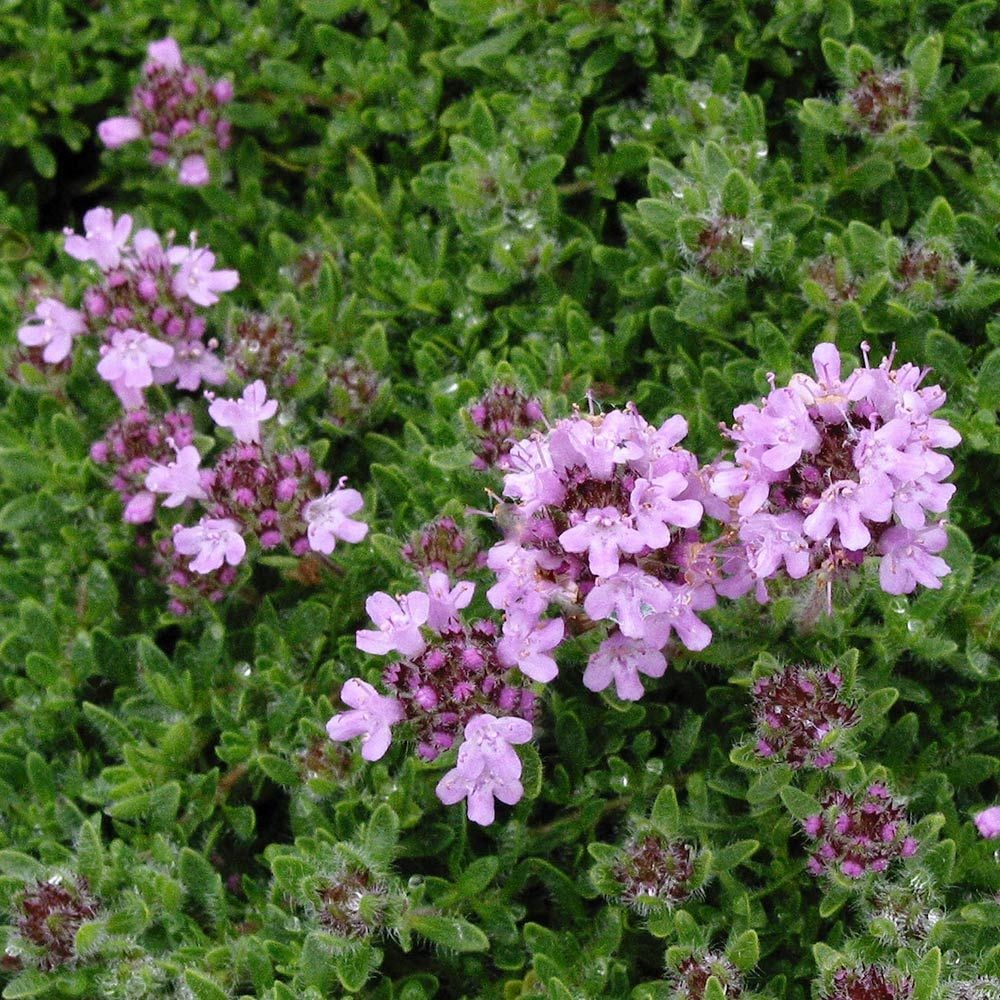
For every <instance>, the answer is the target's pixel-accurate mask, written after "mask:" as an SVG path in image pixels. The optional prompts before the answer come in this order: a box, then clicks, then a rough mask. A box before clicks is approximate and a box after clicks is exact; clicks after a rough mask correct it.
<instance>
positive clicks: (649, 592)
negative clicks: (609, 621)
mask: <svg viewBox="0 0 1000 1000" xmlns="http://www.w3.org/2000/svg"><path fill="white" fill-rule="evenodd" d="M673 603H674V601H673V597H672V595H671V594H670V592H669V591H668V590H667V588H666V587H665V586H664V585H663V584H662V583H660V581H659V580H657V579H656V577H653V576H650V575H649V574H648V573H644V572H643V571H642V570H641V569H639V567H638V566H622V568H621V569H620V570H619V571H618V572H617V573H616V574H615V575H614V576H612V577H608V578H607V579H605V580H601V581H600V582H599V583H598V584H597V585H596V586H595V587H594V589H593V590H592V591H591V592H590V593H589V594H588V595H587V598H586V600H585V601H584V603H583V608H584V610H585V611H586V612H587V614H588V615H589V617H590V618H592V619H593V620H594V621H598V620H599V619H601V618H610V617H611V616H612V615H614V617H615V620H616V621H617V622H618V627H619V628H620V629H621V630H622V632H623V633H624V634H625V635H627V636H628V637H629V638H630V639H642V638H644V637H645V635H646V630H647V629H648V628H649V624H648V623H647V620H646V619H647V616H648V615H650V614H652V613H653V612H656V611H666V610H667V608H669V607H671V606H672V605H673Z"/></svg>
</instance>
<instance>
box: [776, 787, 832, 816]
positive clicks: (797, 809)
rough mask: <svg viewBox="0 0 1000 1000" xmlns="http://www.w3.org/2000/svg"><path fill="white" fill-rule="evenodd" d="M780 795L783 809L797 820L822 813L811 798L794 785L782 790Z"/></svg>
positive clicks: (817, 804)
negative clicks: (783, 805)
mask: <svg viewBox="0 0 1000 1000" xmlns="http://www.w3.org/2000/svg"><path fill="white" fill-rule="evenodd" d="M780 795H781V801H782V802H783V803H784V804H785V808H786V809H787V810H788V811H789V812H790V813H791V814H792V815H793V816H794V817H795V818H796V819H798V820H804V819H806V818H808V817H809V816H815V815H817V814H818V813H820V812H822V807H821V806H820V804H819V802H818V801H817V800H816V799H815V798H813V796H811V795H807V794H806V793H805V792H803V791H802V790H801V789H798V788H796V787H795V786H794V785H788V786H787V787H786V788H782V789H781V792H780Z"/></svg>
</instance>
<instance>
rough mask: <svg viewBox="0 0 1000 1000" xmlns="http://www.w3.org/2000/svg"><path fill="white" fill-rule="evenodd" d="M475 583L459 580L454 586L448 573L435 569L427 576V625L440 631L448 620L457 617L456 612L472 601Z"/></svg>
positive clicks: (453, 619)
mask: <svg viewBox="0 0 1000 1000" xmlns="http://www.w3.org/2000/svg"><path fill="white" fill-rule="evenodd" d="M475 590H476V585H475V584H474V583H472V582H471V581H470V580H459V581H458V583H456V584H455V586H454V587H452V586H451V580H450V578H449V577H448V574H447V573H445V572H443V571H442V570H436V571H435V572H433V573H431V575H430V576H429V577H428V578H427V596H428V597H429V598H430V612H429V614H428V616H427V625H428V626H429V627H430V628H432V629H434V631H435V632H440V631H441V630H442V629H443V628H445V626H447V625H448V623H449V622H452V621H455V620H457V618H458V612H459V611H460V610H461V609H462V608H467V607H468V606H469V604H470V602H471V601H472V595H473V594H474V593H475Z"/></svg>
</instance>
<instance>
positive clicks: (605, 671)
mask: <svg viewBox="0 0 1000 1000" xmlns="http://www.w3.org/2000/svg"><path fill="white" fill-rule="evenodd" d="M666 669H667V661H666V659H664V656H663V654H662V653H661V652H660V651H659V650H658V649H653V648H652V647H651V646H649V645H647V644H646V642H645V641H644V640H642V639H630V638H629V637H628V636H626V635H622V634H621V632H615V633H614V635H611V636H608V638H607V639H605V640H604V642H602V643H601V646H600V648H599V649H598V650H597V652H596V653H594V654H593V655H592V656H591V657H590V660H589V661H588V663H587V669H586V670H585V671H584V672H583V686H584V687H585V688H587V689H588V690H589V691H603V690H604V689H605V688H606V687H607V686H608V685H609V684H611V683H612V681H613V682H614V685H615V691H616V692H617V694H618V697H619V698H621V699H622V700H623V701H638V700H639V699H640V698H641V697H642V696H643V694H644V693H645V692H644V691H643V687H642V681H640V680H639V674H645V675H646V676H647V677H662V676H663V674H664V672H665V671H666Z"/></svg>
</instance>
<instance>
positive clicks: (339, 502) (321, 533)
mask: <svg viewBox="0 0 1000 1000" xmlns="http://www.w3.org/2000/svg"><path fill="white" fill-rule="evenodd" d="M364 502H365V501H364V498H363V497H362V496H361V494H360V493H359V492H358V491H357V490H347V489H342V488H341V487H340V486H338V487H337V489H335V490H334V491H333V492H332V493H327V494H326V495H325V496H321V497H318V498H317V499H315V500H310V501H309V503H308V504H306V507H305V510H304V511H303V512H302V517H303V519H304V520H305V522H306V524H307V525H308V526H309V527H308V529H307V531H306V536H307V538H308V539H309V548H311V549H312V550H313V552H322V553H323V554H324V555H329V554H330V553H331V552H333V550H334V549H335V548H336V546H337V541H338V539H339V540H340V541H343V542H351V543H355V542H360V541H361V539H362V538H364V537H365V535H367V534H368V525H367V524H365V523H364V522H363V521H352V520H351V518H350V515H351V514H356V513H357V512H358V511H359V510H361V508H362V506H363V505H364Z"/></svg>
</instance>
